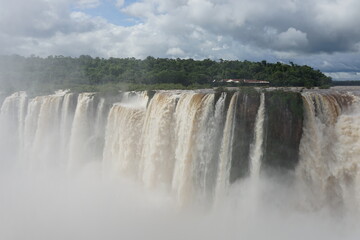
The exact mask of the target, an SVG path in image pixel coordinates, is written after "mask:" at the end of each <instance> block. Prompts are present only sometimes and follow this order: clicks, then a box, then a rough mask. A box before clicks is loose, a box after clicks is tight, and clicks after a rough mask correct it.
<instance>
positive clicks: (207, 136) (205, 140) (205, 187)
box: [194, 93, 226, 202]
mask: <svg viewBox="0 0 360 240" xmlns="http://www.w3.org/2000/svg"><path fill="white" fill-rule="evenodd" d="M214 97H215V96H214V95H213V94H211V95H208V97H207V98H206V99H204V101H203V105H204V111H203V114H202V116H201V118H199V124H198V129H199V130H198V135H197V137H196V148H197V150H196V155H195V159H196V161H195V162H194V181H195V183H194V184H195V187H196V193H197V195H198V198H200V199H199V200H200V201H202V202H203V201H204V200H205V199H209V200H210V199H211V198H212V196H213V190H214V187H215V183H216V182H215V179H216V170H217V161H218V157H219V154H218V153H219V149H220V144H221V139H222V131H223V128H222V127H223V122H224V116H223V115H224V107H225V98H226V94H225V93H223V94H222V95H221V96H220V98H219V99H218V101H217V102H216V104H214ZM214 105H215V107H214Z"/></svg>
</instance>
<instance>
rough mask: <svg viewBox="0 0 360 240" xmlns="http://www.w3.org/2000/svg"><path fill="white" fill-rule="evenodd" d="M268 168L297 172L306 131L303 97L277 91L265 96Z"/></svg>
mask: <svg viewBox="0 0 360 240" xmlns="http://www.w3.org/2000/svg"><path fill="white" fill-rule="evenodd" d="M265 96H266V97H265V106H266V108H265V109H266V110H265V111H266V117H265V124H264V125H265V154H264V159H263V164H264V165H265V167H275V168H285V169H293V168H294V167H295V166H296V164H297V163H298V161H299V144H300V140H301V136H302V128H303V115H304V114H303V101H302V97H301V94H300V93H297V92H283V91H273V92H267V93H266V95H265Z"/></svg>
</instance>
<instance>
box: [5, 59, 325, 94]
mask: <svg viewBox="0 0 360 240" xmlns="http://www.w3.org/2000/svg"><path fill="white" fill-rule="evenodd" d="M229 78H236V79H255V80H264V81H269V82H270V84H269V85H270V86H304V87H307V88H311V87H315V86H320V87H327V86H330V85H331V82H332V80H331V78H329V77H327V76H325V75H324V74H323V73H322V72H320V71H319V70H315V69H313V68H311V67H309V66H306V65H303V66H300V65H297V64H294V63H292V62H290V63H289V64H286V63H280V62H277V63H269V62H266V61H261V62H250V61H246V60H245V61H239V60H223V59H220V60H217V61H215V60H210V59H204V60H194V59H180V58H177V59H169V58H154V57H151V56H149V57H147V58H145V59H143V60H141V59H136V58H108V59H104V58H99V57H95V58H94V57H91V56H88V55H82V56H80V57H66V56H49V57H46V58H42V57H37V56H30V57H23V56H19V55H11V56H0V82H1V84H2V89H3V91H14V90H25V89H26V90H29V89H40V88H41V89H47V88H50V89H54V88H72V89H78V90H93V89H98V88H99V87H102V86H105V87H107V88H121V87H123V86H127V87H128V88H130V89H135V90H136V89H137V88H152V89H154V88H196V87H214V86H219V85H221V83H219V82H218V81H219V80H221V79H229ZM222 84H224V83H222Z"/></svg>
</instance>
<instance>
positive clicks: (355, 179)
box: [296, 92, 360, 211]
mask: <svg viewBox="0 0 360 240" xmlns="http://www.w3.org/2000/svg"><path fill="white" fill-rule="evenodd" d="M303 98H304V108H305V123H304V134H303V138H302V140H301V144H300V158H301V159H300V163H299V165H298V167H297V169H296V170H297V174H298V183H299V185H300V187H301V188H302V191H309V192H310V193H311V194H306V195H304V197H305V198H306V199H304V203H307V204H308V206H307V207H310V208H321V207H323V206H328V207H331V208H337V207H339V206H341V207H345V208H347V209H348V210H350V211H355V210H358V209H359V199H358V196H359V195H358V194H359V187H360V185H359V177H360V176H359V170H358V169H359V167H358V165H359V156H360V146H359V144H358V143H359V137H360V128H359V126H360V118H359V116H360V104H359V97H358V96H355V95H349V94H318V93H312V92H310V93H303Z"/></svg>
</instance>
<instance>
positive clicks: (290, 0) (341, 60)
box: [0, 0, 360, 72]
mask: <svg viewBox="0 0 360 240" xmlns="http://www.w3.org/2000/svg"><path fill="white" fill-rule="evenodd" d="M103 1H105V0H103ZM113 3H115V4H116V6H117V7H118V8H120V9H121V12H122V14H127V15H129V16H131V17H134V18H136V19H141V22H139V23H136V24H135V25H133V26H127V27H124V26H118V25H114V24H111V23H109V22H108V21H107V20H106V19H104V18H100V17H93V16H89V15H87V14H85V13H84V12H81V9H82V8H89V7H97V6H99V5H100V4H101V1H100V0H77V1H75V3H74V1H70V0H52V1H48V0H28V1H22V0H13V1H6V0H0V4H1V6H2V8H0V36H1V38H0V44H1V45H2V48H1V49H0V54H1V53H2V54H4V53H6V54H9V53H17V54H24V55H30V54H36V55H43V56H46V55H51V54H62V55H72V56H77V55H79V54H91V55H99V56H102V57H110V56H113V57H138V58H143V57H146V56H149V55H153V56H155V57H169V56H171V57H192V58H208V57H210V58H216V59H218V58H223V59H240V60H243V59H248V60H262V59H266V60H268V61H284V62H286V61H294V62H297V63H301V64H308V65H312V66H315V67H318V68H321V69H324V70H326V71H330V70H331V71H332V70H339V71H340V72H341V71H351V69H353V70H354V69H355V70H356V69H358V68H359V69H360V60H359V57H358V56H359V51H360V47H359V46H360V44H359V43H360V28H359V27H358V26H357V24H358V22H360V14H358V11H357V10H358V9H360V2H359V1H357V0H344V1H333V0H319V1H315V2H314V1H311V0H303V1H299V0H172V1H168V0H142V1H137V2H134V3H132V4H127V5H125V1H124V0H117V1H115V0H114V1H113ZM74 4H75V6H78V7H79V9H77V10H76V12H75V11H73V10H71V6H74ZM19 6H21V7H19ZM80 6H81V7H80ZM119 14H120V13H119ZM338 53H341V55H339V54H338ZM324 61H326V62H327V63H328V64H326V65H324V64H323V63H324ZM335 68H336V69H335ZM355 70H354V72H357V71H358V70H356V71H355ZM359 71H360V70H359Z"/></svg>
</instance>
